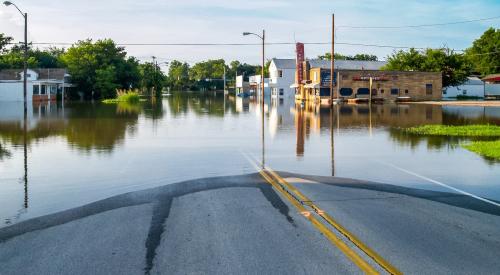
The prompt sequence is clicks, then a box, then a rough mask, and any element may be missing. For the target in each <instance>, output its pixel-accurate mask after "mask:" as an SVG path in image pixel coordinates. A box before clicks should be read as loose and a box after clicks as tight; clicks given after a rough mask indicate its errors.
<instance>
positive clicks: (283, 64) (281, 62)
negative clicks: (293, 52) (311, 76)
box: [272, 58, 296, 70]
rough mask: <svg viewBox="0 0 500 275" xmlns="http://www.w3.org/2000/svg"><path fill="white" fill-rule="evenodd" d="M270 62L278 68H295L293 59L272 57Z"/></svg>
mask: <svg viewBox="0 0 500 275" xmlns="http://www.w3.org/2000/svg"><path fill="white" fill-rule="evenodd" d="M272 62H273V63H274V65H275V66H276V68H278V69H294V70H295V66H296V64H295V59H291V58H290V59H280V58H273V59H272Z"/></svg>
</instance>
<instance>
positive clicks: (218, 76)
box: [189, 59, 228, 90]
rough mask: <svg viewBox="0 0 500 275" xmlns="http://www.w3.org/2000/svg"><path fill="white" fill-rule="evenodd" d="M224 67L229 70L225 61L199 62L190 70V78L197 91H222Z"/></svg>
mask: <svg viewBox="0 0 500 275" xmlns="http://www.w3.org/2000/svg"><path fill="white" fill-rule="evenodd" d="M224 67H225V68H226V70H228V68H227V66H226V63H225V61H224V59H216V60H208V61H203V62H199V63H196V64H195V65H194V66H193V67H191V69H190V70H189V78H190V80H191V81H193V82H194V83H195V87H196V88H197V89H209V90H210V89H213V88H215V89H222V86H223V81H222V78H223V76H224Z"/></svg>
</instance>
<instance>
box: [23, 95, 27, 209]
mask: <svg viewBox="0 0 500 275" xmlns="http://www.w3.org/2000/svg"><path fill="white" fill-rule="evenodd" d="M27 143H28V109H27V107H26V104H24V125H23V149H24V178H23V180H24V208H25V209H27V208H28V144H27Z"/></svg>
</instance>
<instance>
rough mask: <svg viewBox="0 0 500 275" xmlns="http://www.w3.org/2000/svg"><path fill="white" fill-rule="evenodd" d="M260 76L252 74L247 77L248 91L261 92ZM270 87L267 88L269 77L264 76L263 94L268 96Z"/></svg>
mask: <svg viewBox="0 0 500 275" xmlns="http://www.w3.org/2000/svg"><path fill="white" fill-rule="evenodd" d="M261 79H262V76H261V75H260V74H259V75H252V76H250V77H249V78H248V82H249V83H250V92H252V91H254V92H255V94H256V95H260V94H261V90H262V84H261V83H262V82H261ZM270 92H271V89H270V88H269V78H264V96H269V93H270Z"/></svg>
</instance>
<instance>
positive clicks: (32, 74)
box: [0, 68, 72, 101]
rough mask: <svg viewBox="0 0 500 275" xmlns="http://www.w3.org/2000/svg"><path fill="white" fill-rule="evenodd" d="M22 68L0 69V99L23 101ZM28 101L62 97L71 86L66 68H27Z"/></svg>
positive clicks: (52, 99)
mask: <svg viewBox="0 0 500 275" xmlns="http://www.w3.org/2000/svg"><path fill="white" fill-rule="evenodd" d="M23 80H24V72H23V70H22V69H6V70H0V101H23V100H24V97H23V90H24V89H23ZM27 80H28V87H27V88H28V89H27V100H28V101H55V100H56V98H57V95H58V94H59V95H61V96H62V97H64V94H65V91H66V90H67V89H68V88H69V87H72V85H71V84H70V75H69V74H68V72H67V70H66V69H60V68H55V69H54V68H52V69H50V68H48V69H28V72H27Z"/></svg>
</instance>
